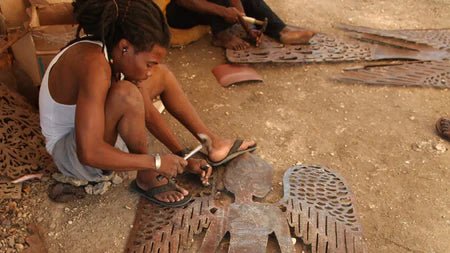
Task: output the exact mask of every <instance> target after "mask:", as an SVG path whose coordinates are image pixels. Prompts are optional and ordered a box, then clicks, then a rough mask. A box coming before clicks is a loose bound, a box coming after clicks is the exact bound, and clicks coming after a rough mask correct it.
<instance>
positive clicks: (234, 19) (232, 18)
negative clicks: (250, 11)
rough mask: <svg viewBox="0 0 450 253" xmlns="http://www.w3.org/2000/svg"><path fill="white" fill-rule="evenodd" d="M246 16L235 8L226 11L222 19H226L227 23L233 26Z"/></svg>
mask: <svg viewBox="0 0 450 253" xmlns="http://www.w3.org/2000/svg"><path fill="white" fill-rule="evenodd" d="M244 15H245V14H244V13H242V12H240V11H239V10H238V9H237V8H235V7H228V8H226V9H225V11H224V12H223V13H222V17H223V18H224V19H225V21H226V22H228V23H231V24H236V23H238V22H239V18H240V17H242V16H244Z"/></svg>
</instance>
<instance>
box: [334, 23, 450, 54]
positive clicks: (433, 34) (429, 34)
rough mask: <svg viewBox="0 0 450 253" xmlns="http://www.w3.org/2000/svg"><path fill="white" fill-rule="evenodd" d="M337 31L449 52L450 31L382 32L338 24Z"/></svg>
mask: <svg viewBox="0 0 450 253" xmlns="http://www.w3.org/2000/svg"><path fill="white" fill-rule="evenodd" d="M336 27H337V28H339V29H342V30H346V31H352V32H358V33H366V34H374V35H379V36H382V37H389V38H395V39H401V40H405V41H409V42H414V43H419V44H425V45H429V46H432V47H434V48H436V49H440V50H450V29H449V28H447V29H403V30H383V29H375V28H369V27H364V26H353V25H347V24H339V25H337V26H336Z"/></svg>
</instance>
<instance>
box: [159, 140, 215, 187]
mask: <svg viewBox="0 0 450 253" xmlns="http://www.w3.org/2000/svg"><path fill="white" fill-rule="evenodd" d="M197 136H198V138H199V139H200V145H198V146H197V147H195V148H194V149H193V150H192V151H191V152H189V153H188V154H186V155H185V156H184V157H183V159H184V160H185V161H187V160H188V159H189V158H191V157H192V156H194V155H195V154H196V153H197V152H199V151H200V150H201V149H202V148H203V147H205V148H206V150H209V149H210V148H211V138H209V136H208V135H206V134H202V133H199V134H197ZM208 168H209V165H206V166H202V167H201V169H202V170H207V169H208ZM164 178H165V177H164V176H163V175H158V176H157V177H156V179H157V180H158V181H161V180H163V179H164ZM169 180H171V181H174V179H173V178H169ZM204 185H205V186H209V183H208V182H206V183H205V184H204Z"/></svg>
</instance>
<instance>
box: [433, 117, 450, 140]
mask: <svg viewBox="0 0 450 253" xmlns="http://www.w3.org/2000/svg"><path fill="white" fill-rule="evenodd" d="M436 132H437V133H438V135H439V136H440V137H442V138H443V139H446V140H449V141H450V120H448V119H444V118H440V119H438V121H437V122H436Z"/></svg>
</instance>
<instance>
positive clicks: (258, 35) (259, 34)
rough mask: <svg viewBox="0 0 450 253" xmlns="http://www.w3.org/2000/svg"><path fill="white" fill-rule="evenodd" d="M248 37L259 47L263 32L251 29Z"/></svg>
mask: <svg viewBox="0 0 450 253" xmlns="http://www.w3.org/2000/svg"><path fill="white" fill-rule="evenodd" d="M250 37H251V39H252V40H254V41H255V44H256V47H259V45H261V41H262V37H263V33H262V32H261V31H260V30H256V29H251V30H250Z"/></svg>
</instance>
